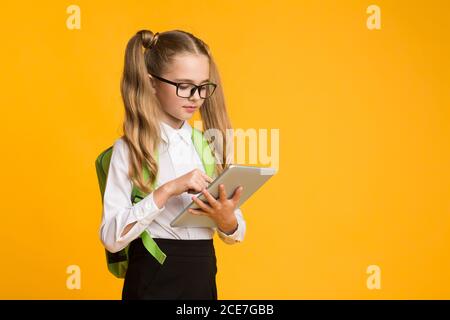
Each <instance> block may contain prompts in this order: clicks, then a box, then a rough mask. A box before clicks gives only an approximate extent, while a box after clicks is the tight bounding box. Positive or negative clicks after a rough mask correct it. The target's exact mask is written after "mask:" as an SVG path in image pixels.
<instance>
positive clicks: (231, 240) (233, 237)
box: [216, 222, 240, 243]
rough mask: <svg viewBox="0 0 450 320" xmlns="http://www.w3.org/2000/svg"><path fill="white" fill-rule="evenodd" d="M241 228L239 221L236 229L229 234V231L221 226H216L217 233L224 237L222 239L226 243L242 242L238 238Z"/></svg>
mask: <svg viewBox="0 0 450 320" xmlns="http://www.w3.org/2000/svg"><path fill="white" fill-rule="evenodd" d="M239 228H240V224H239V222H238V225H237V228H236V230H234V232H233V233H231V234H227V233H225V232H223V231H221V230H220V229H219V228H216V229H217V234H218V235H219V237H220V238H222V240H224V241H225V242H226V243H234V242H240V241H239V240H237V238H238V235H239Z"/></svg>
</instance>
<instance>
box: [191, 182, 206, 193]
mask: <svg viewBox="0 0 450 320" xmlns="http://www.w3.org/2000/svg"><path fill="white" fill-rule="evenodd" d="M190 189H193V190H195V193H199V192H201V191H202V190H203V186H202V184H201V183H199V182H197V181H194V182H192V183H191V187H190Z"/></svg>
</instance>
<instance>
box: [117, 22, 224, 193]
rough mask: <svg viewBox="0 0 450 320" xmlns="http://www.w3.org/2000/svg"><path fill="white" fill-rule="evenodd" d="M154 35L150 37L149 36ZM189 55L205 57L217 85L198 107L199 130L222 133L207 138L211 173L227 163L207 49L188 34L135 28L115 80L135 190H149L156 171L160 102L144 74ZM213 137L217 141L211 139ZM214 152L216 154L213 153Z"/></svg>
mask: <svg viewBox="0 0 450 320" xmlns="http://www.w3.org/2000/svg"><path fill="white" fill-rule="evenodd" d="M155 35H156V37H155ZM186 53H191V54H195V55H205V56H206V57H208V59H209V73H210V74H209V78H210V81H211V82H213V83H216V84H217V88H216V90H215V92H214V94H213V95H212V96H211V97H209V98H208V99H206V100H205V101H204V103H203V105H202V107H201V108H200V116H201V119H202V122H203V128H204V130H205V131H206V130H209V129H215V130H219V131H220V133H221V134H222V137H223V141H220V139H217V136H215V139H214V141H213V142H211V141H210V140H209V139H208V138H207V137H206V135H205V138H207V140H208V142H209V143H210V146H211V147H212V150H213V152H214V156H215V158H216V168H215V169H216V173H217V174H220V173H221V172H222V171H223V170H224V169H225V168H226V167H227V166H228V165H229V156H228V154H227V151H228V150H230V146H227V143H228V144H229V143H230V141H229V139H226V137H227V129H231V128H232V127H231V122H230V119H229V117H228V113H227V110H226V106H225V98H224V94H223V90H222V86H221V81H220V76H219V72H218V68H217V66H216V64H215V62H214V59H213V57H212V54H211V52H210V50H209V47H208V45H207V44H206V43H204V42H203V41H202V40H200V39H199V38H197V37H195V36H194V35H192V34H191V33H188V32H185V31H181V30H172V31H166V32H161V33H156V34H154V33H153V32H152V31H149V30H140V31H138V32H137V33H136V34H135V35H134V36H133V37H132V38H131V39H130V40H129V41H128V44H127V47H126V51H125V63H124V70H123V75H122V80H121V94H122V99H123V103H124V107H125V118H124V122H123V136H122V138H123V140H124V142H125V143H126V144H127V146H128V149H129V151H130V152H129V160H130V161H129V162H130V167H129V171H128V175H129V177H130V179H131V181H132V183H133V184H134V185H136V186H137V187H138V188H139V189H140V190H141V191H143V192H145V193H150V192H151V191H153V190H152V187H151V185H152V184H153V182H154V181H155V179H156V177H157V174H158V163H157V159H156V156H155V150H156V149H157V147H158V144H159V142H160V139H161V135H160V126H159V121H160V120H159V119H160V114H161V113H160V112H161V105H160V103H159V101H158V98H157V97H156V95H155V94H154V93H153V92H152V90H151V83H150V78H149V76H148V74H149V73H153V74H157V75H160V74H162V73H163V72H164V71H166V68H167V67H168V66H169V64H170V63H171V62H172V61H173V58H174V56H175V55H178V54H186ZM216 140H217V141H216ZM218 151H220V154H219V153H218ZM144 166H146V167H147V169H148V170H149V174H150V176H149V181H144V177H143V167H144Z"/></svg>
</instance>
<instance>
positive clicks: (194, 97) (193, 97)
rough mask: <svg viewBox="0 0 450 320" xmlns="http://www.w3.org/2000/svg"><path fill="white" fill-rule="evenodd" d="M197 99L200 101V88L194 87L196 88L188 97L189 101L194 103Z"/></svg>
mask: <svg viewBox="0 0 450 320" xmlns="http://www.w3.org/2000/svg"><path fill="white" fill-rule="evenodd" d="M199 99H201V98H200V88H199V87H196V88H194V89H192V91H191V96H190V97H189V100H194V101H196V100H199Z"/></svg>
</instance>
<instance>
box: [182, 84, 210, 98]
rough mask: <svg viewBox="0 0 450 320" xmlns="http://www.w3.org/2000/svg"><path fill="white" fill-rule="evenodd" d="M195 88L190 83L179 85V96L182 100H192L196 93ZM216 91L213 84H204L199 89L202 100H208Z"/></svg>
mask: <svg viewBox="0 0 450 320" xmlns="http://www.w3.org/2000/svg"><path fill="white" fill-rule="evenodd" d="M194 88H195V86H194V85H193V84H190V83H180V84H179V85H178V96H179V97H182V98H190V97H191V96H192V93H193V91H194ZM214 90H215V86H214V85H212V84H204V85H202V86H200V87H199V94H200V98H203V99H206V98H208V97H210V96H211V95H212V94H213V92H214Z"/></svg>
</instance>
